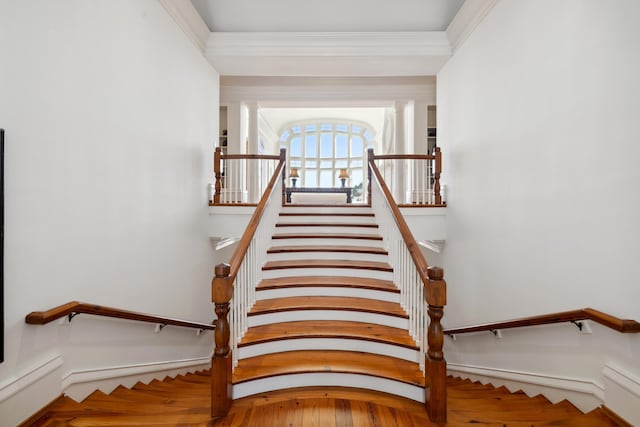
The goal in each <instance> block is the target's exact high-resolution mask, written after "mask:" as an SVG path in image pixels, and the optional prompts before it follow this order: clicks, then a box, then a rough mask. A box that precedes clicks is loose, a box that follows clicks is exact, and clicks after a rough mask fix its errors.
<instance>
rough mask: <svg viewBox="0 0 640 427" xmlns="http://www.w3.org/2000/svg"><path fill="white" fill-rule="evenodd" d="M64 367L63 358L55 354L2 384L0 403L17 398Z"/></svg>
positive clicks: (0, 385) (0, 387)
mask: <svg viewBox="0 0 640 427" xmlns="http://www.w3.org/2000/svg"><path fill="white" fill-rule="evenodd" d="M61 366H62V356H61V355H60V354H54V355H51V356H49V357H48V358H46V359H45V360H43V361H41V362H39V363H36V364H35V365H33V366H32V367H30V368H28V369H26V370H25V371H24V372H22V373H20V374H18V375H15V376H14V377H13V378H10V379H9V380H7V381H5V382H4V383H2V384H0V402H4V401H5V400H7V399H9V398H10V397H13V396H15V395H16V394H18V393H19V392H21V391H22V390H24V389H26V388H27V387H29V386H30V385H32V384H34V383H36V382H37V381H40V380H41V379H42V378H44V377H46V376H47V375H49V374H51V373H52V372H54V371H55V370H56V369H58V368H60V367H61Z"/></svg>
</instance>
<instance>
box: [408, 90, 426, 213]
mask: <svg viewBox="0 0 640 427" xmlns="http://www.w3.org/2000/svg"><path fill="white" fill-rule="evenodd" d="M428 104H429V103H428V102H426V101H415V102H414V103H413V131H412V136H413V138H412V139H413V143H412V144H411V146H412V149H411V153H412V154H427V149H428V143H427V126H428V117H429V112H428V109H429V105H428ZM412 163H413V168H412V171H411V175H410V181H409V182H410V183H411V185H410V188H408V189H407V203H411V202H418V201H424V199H425V197H426V194H425V193H424V190H425V188H426V186H427V178H426V174H427V163H426V162H425V161H414V162H412Z"/></svg>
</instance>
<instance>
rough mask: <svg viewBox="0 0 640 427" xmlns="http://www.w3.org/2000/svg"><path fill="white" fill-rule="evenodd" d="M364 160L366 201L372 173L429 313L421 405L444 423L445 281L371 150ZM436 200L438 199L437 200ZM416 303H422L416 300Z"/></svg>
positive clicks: (445, 386) (445, 384)
mask: <svg viewBox="0 0 640 427" xmlns="http://www.w3.org/2000/svg"><path fill="white" fill-rule="evenodd" d="M436 154H438V153H436ZM368 161H369V168H368V174H369V190H368V192H369V201H370V202H371V185H372V183H371V182H372V181H373V179H372V175H374V176H375V180H376V181H377V182H378V184H379V185H380V189H381V190H382V193H383V195H384V198H385V199H386V201H387V204H388V205H389V208H390V210H391V214H392V216H393V218H394V220H395V223H396V225H397V226H398V230H399V231H400V235H401V236H402V239H403V240H404V243H405V245H406V247H407V250H408V251H409V254H410V255H411V259H412V260H413V263H414V265H415V267H416V270H417V271H418V275H419V276H420V280H421V281H422V284H423V286H424V295H425V300H426V302H427V306H428V309H427V315H428V316H429V328H428V330H427V344H428V345H427V352H426V355H425V384H426V386H427V388H426V389H425V399H424V400H425V407H426V410H427V414H428V416H429V419H430V420H431V421H433V422H435V423H444V422H446V421H447V362H446V360H445V358H444V352H443V351H442V349H443V345H444V333H443V330H442V323H441V319H442V316H443V315H444V306H445V305H446V304H447V283H446V282H445V281H444V272H443V270H442V269H441V268H439V267H429V265H428V264H427V260H426V259H425V258H424V255H422V252H421V251H420V248H419V247H418V244H417V242H416V240H415V238H414V237H413V234H412V233H411V230H410V229H409V226H408V225H407V223H406V221H405V220H404V217H403V216H402V213H401V212H400V208H399V207H398V205H397V204H396V202H395V200H393V196H392V195H391V191H390V190H389V187H387V184H386V182H385V181H384V179H383V177H382V174H381V173H380V170H378V167H377V166H376V163H375V156H374V154H373V149H369V151H368ZM436 162H437V159H436ZM436 200H437V199H436ZM440 202H441V201H438V203H440ZM420 303H421V304H422V303H423V302H422V301H420Z"/></svg>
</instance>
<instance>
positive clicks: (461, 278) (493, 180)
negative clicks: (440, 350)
mask: <svg viewBox="0 0 640 427" xmlns="http://www.w3.org/2000/svg"><path fill="white" fill-rule="evenodd" d="M639 19H640V3H638V2H637V1H635V0H620V1H617V2H602V1H599V0H564V1H562V2H557V1H552V0H544V1H541V0H519V1H516V0H510V1H499V2H498V3H497V5H496V6H495V7H494V9H493V10H492V11H491V13H490V14H489V15H488V16H487V17H486V18H485V19H484V21H483V22H482V23H481V24H480V26H479V27H478V28H477V29H476V30H475V32H474V33H473V34H472V35H471V37H470V38H469V39H468V40H467V41H466V43H465V44H464V45H463V46H462V47H461V48H460V49H459V50H458V51H457V52H456V53H455V54H454V56H453V57H452V59H451V60H450V61H449V62H448V63H447V64H446V66H445V67H444V68H443V69H442V71H441V72H440V73H439V74H438V144H439V145H440V146H441V147H442V150H443V153H444V156H443V157H444V171H446V177H445V181H446V183H447V184H448V190H449V197H448V202H449V205H448V206H449V207H448V209H447V211H448V212H447V221H448V231H447V236H448V237H447V239H448V240H447V244H446V249H445V253H444V260H445V277H446V278H447V282H448V284H449V286H448V308H447V311H446V314H445V319H444V321H445V324H446V326H448V327H454V326H462V325H466V324H470V323H478V322H487V321H492V320H501V319H509V318H513V317H520V316H526V315H533V314H540V313H548V312H554V311H559V310H566V309H576V308H582V307H589V306H591V307H594V308H596V309H600V310H602V311H605V312H608V313H611V314H613V315H615V316H618V317H621V318H633V319H636V320H640V304H638V301H640V286H638V279H637V277H638V268H637V266H638V260H637V258H638V254H640V222H639V221H638V218H640V191H638V183H640V168H639V167H638V159H640V143H639V141H640V127H639V126H638V112H639V111H640V85H639V84H638V76H639V75H640V46H638V40H640V27H638V25H637V22H638V20H639ZM550 328H552V329H553V328H556V327H550ZM557 328H561V327H557ZM572 328H573V327H571V326H566V327H565V329H566V331H564V332H563V333H557V332H554V331H557V329H554V330H553V331H551V332H547V331H549V329H548V328H547V329H544V328H543V329H535V330H530V331H527V332H522V334H526V337H527V339H526V340H524V342H523V341H522V340H521V339H519V341H520V342H519V343H518V344H517V343H516V342H515V341H510V340H509V339H506V338H505V339H503V340H502V341H501V342H500V343H498V344H496V343H495V342H490V343H487V344H485V345H484V346H483V347H482V348H480V347H478V346H472V345H471V344H469V340H468V339H467V338H464V337H461V338H460V339H459V340H458V342H457V343H455V344H454V343H452V342H451V341H450V340H447V351H448V352H447V354H448V360H449V361H450V362H454V363H460V364H466V365H479V366H485V367H491V368H503V369H507V370H513V371H530V372H539V373H544V374H549V375H552V376H558V377H562V376H565V377H572V378H587V379H589V381H593V382H594V384H595V385H596V388H598V387H597V386H602V384H603V382H604V380H603V376H602V368H603V366H604V365H605V364H616V365H619V366H622V367H624V369H626V371H627V372H630V373H631V374H632V376H634V378H635V379H636V380H637V378H640V337H639V336H637V334H636V336H626V335H625V336H623V335H615V336H610V335H611V334H613V333H609V332H606V331H600V330H597V331H596V330H594V335H593V336H577V335H576V334H575V333H574V331H573V330H572ZM594 329H595V328H594ZM485 335H487V336H488V337H485V336H483V338H471V339H473V340H479V339H483V340H488V341H491V339H490V337H492V336H491V335H490V334H488V333H487V334H485ZM505 335H506V334H505ZM509 335H512V333H510V334H509ZM465 341H466V343H467V344H465ZM610 344H615V345H611V346H610ZM525 346H526V348H525ZM637 385H640V384H637ZM604 394H605V403H607V405H608V406H610V407H612V406H615V403H612V402H606V400H607V399H606V394H607V391H606V390H605V391H604ZM638 398H640V395H638ZM612 409H614V410H616V409H618V410H619V411H621V412H622V411H623V410H622V409H619V408H616V407H613V408H612ZM621 415H622V414H621ZM636 422H640V421H636Z"/></svg>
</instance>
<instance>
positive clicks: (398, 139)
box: [392, 101, 407, 203]
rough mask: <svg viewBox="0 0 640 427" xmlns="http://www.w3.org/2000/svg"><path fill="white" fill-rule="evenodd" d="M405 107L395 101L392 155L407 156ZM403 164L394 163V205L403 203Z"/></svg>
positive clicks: (399, 162)
mask: <svg viewBox="0 0 640 427" xmlns="http://www.w3.org/2000/svg"><path fill="white" fill-rule="evenodd" d="M406 107H407V102H406V101H396V102H395V103H394V109H395V126H394V144H393V152H394V154H407V139H406V121H405V110H406ZM404 166H405V165H404V162H403V161H401V160H396V161H394V171H393V177H394V179H393V183H392V188H393V190H392V191H393V197H394V199H395V200H396V203H403V202H404V197H405V191H406V182H405V180H406V170H405V167H404Z"/></svg>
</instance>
